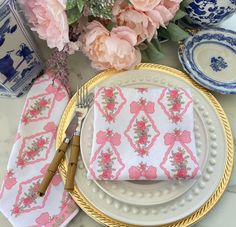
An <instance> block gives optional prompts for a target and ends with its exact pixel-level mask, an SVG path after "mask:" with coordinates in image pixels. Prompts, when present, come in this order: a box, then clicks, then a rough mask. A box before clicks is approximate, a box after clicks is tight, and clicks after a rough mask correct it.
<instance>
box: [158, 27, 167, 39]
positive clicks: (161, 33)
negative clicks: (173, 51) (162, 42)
mask: <svg viewBox="0 0 236 227" xmlns="http://www.w3.org/2000/svg"><path fill="white" fill-rule="evenodd" d="M158 36H160V37H162V38H167V39H169V34H168V31H167V30H166V28H162V27H161V28H159V29H158Z"/></svg>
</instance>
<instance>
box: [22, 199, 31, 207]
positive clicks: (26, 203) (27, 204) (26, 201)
mask: <svg viewBox="0 0 236 227" xmlns="http://www.w3.org/2000/svg"><path fill="white" fill-rule="evenodd" d="M32 202H33V198H32V197H26V198H25V199H23V204H24V205H25V206H29V205H30V204H31V203H32Z"/></svg>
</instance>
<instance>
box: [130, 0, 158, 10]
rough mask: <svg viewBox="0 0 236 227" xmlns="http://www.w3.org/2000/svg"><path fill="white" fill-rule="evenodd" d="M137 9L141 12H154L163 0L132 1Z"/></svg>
mask: <svg viewBox="0 0 236 227" xmlns="http://www.w3.org/2000/svg"><path fill="white" fill-rule="evenodd" d="M130 2H131V3H132V5H133V6H134V8H135V9H137V10H140V11H149V10H152V9H153V8H154V7H155V6H156V5H158V4H159V3H160V2H161V0H130Z"/></svg>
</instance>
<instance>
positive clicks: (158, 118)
mask: <svg viewBox="0 0 236 227" xmlns="http://www.w3.org/2000/svg"><path fill="white" fill-rule="evenodd" d="M193 126H194V121H193V101H192V96H191V93H190V90H189V89H186V88H178V89H177V88H173V89H172V88H171V89H170V88H119V87H114V88H112V87H100V88H97V89H96V90H95V104H94V133H93V146H92V153H91V157H90V164H89V171H88V178H90V179H98V180H177V179H190V178H193V177H196V176H198V175H200V169H199V164H198V158H197V155H196V148H195V139H194V132H193Z"/></svg>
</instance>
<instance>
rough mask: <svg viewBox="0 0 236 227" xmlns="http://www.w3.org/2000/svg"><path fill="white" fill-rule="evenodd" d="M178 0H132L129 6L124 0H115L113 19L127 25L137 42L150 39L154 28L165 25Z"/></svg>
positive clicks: (175, 9) (172, 14) (176, 8)
mask: <svg viewBox="0 0 236 227" xmlns="http://www.w3.org/2000/svg"><path fill="white" fill-rule="evenodd" d="M180 2H181V1H180V0H173V1H172V0H161V1H159V0H157V1H154V0H149V1H148V0H133V1H132V3H133V5H134V6H130V5H129V4H128V3H127V2H126V1H124V0H117V1H116V3H115V5H114V7H113V16H114V18H115V19H114V20H115V22H116V23H117V24H118V25H123V26H128V27H130V28H131V29H132V30H134V31H135V32H136V34H137V36H138V44H139V43H141V42H143V41H144V40H146V39H147V40H148V41H151V39H152V38H153V36H154V34H155V33H156V30H157V29H158V28H159V27H160V26H162V27H166V24H168V23H169V21H170V20H171V19H173V17H174V16H175V14H176V12H177V10H178V9H179V3H180Z"/></svg>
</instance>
